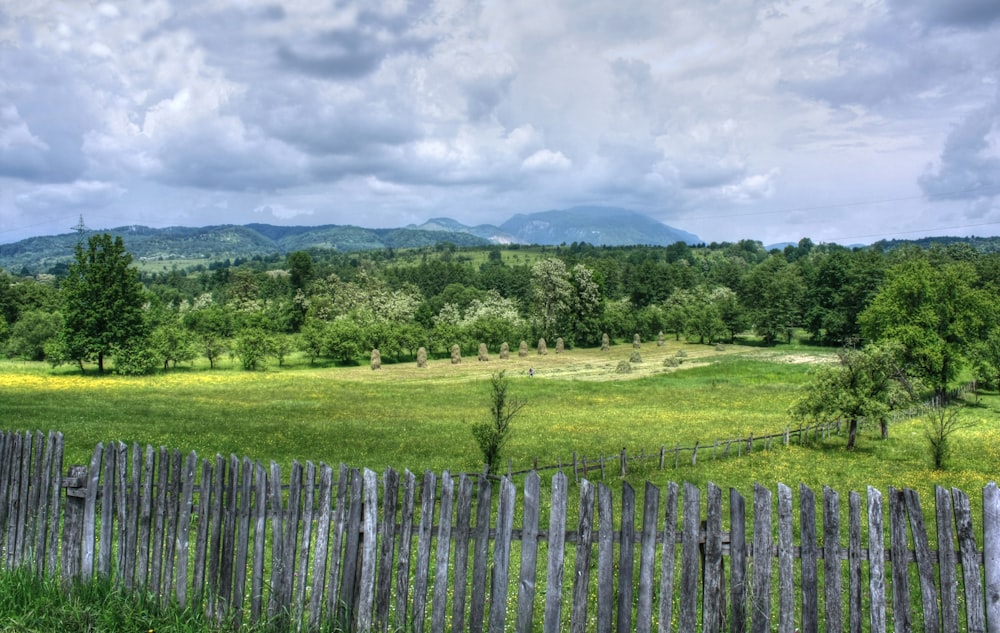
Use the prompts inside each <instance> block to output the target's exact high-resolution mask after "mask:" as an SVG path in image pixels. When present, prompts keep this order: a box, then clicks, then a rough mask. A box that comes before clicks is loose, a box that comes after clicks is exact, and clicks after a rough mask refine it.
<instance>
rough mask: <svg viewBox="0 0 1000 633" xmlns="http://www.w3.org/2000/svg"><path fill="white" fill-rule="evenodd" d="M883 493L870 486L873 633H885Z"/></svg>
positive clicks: (869, 571)
mask: <svg viewBox="0 0 1000 633" xmlns="http://www.w3.org/2000/svg"><path fill="white" fill-rule="evenodd" d="M883 538H884V536H883V530H882V493H881V492H879V491H878V490H876V489H875V488H872V487H871V486H868V601H869V607H868V608H869V614H870V616H871V620H870V623H869V626H870V627H871V628H870V630H871V632H872V633H885V614H886V595H885V547H884V541H883Z"/></svg>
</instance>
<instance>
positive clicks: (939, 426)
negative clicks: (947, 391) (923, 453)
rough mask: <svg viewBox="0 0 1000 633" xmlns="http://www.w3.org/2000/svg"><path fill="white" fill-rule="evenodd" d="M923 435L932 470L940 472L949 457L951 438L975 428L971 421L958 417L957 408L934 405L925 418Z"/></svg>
mask: <svg viewBox="0 0 1000 633" xmlns="http://www.w3.org/2000/svg"><path fill="white" fill-rule="evenodd" d="M925 421H926V426H925V428H924V434H925V437H926V438H927V448H928V451H929V452H930V454H931V460H933V462H934V468H936V469H938V470H941V469H942V468H944V465H945V461H946V460H947V459H948V456H949V455H951V436H952V435H954V434H955V432H956V431H960V430H962V429H967V428H971V427H973V426H975V424H974V423H973V421H972V420H970V419H968V418H962V417H959V415H958V408H956V407H947V406H942V405H941V404H940V403H935V404H934V406H932V407H931V408H930V410H929V411H928V412H927V415H926V416H925Z"/></svg>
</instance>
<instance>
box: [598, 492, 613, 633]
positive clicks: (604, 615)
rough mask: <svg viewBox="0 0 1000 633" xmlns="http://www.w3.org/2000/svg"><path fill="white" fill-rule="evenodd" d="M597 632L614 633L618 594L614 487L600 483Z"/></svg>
mask: <svg viewBox="0 0 1000 633" xmlns="http://www.w3.org/2000/svg"><path fill="white" fill-rule="evenodd" d="M597 521H598V524H597V633H611V630H612V621H613V618H614V612H615V607H614V597H615V576H614V569H615V560H614V556H615V515H614V500H613V499H612V494H611V489H610V488H608V487H607V486H606V485H604V484H603V483H602V484H599V485H598V487H597Z"/></svg>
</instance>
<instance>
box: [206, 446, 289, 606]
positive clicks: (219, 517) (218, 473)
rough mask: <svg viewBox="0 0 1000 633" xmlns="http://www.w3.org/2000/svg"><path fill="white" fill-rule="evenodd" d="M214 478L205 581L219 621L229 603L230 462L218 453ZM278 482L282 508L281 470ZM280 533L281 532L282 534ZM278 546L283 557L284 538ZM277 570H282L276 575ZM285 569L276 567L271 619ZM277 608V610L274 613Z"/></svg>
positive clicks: (209, 604) (272, 580) (275, 547)
mask: <svg viewBox="0 0 1000 633" xmlns="http://www.w3.org/2000/svg"><path fill="white" fill-rule="evenodd" d="M275 466H276V464H275V463H274V462H271V467H272V472H271V476H272V477H271V478H272V480H273V479H274V478H275V477H274V470H273V469H274V467H275ZM213 472H214V477H213V479H212V505H211V506H210V510H209V514H210V521H209V526H208V559H207V570H206V573H205V579H206V581H207V583H206V584H207V586H208V600H207V602H206V609H205V611H206V613H207V614H208V615H209V616H210V617H213V618H215V619H216V620H221V617H220V616H221V615H222V613H223V612H224V608H225V607H224V604H223V606H222V608H220V600H223V601H224V600H225V596H224V595H222V589H221V584H222V582H221V576H220V574H219V569H220V567H221V564H222V532H223V530H224V520H225V517H224V516H223V513H224V510H225V507H226V502H225V481H226V460H225V458H224V457H223V456H222V455H219V454H217V455H216V456H215V468H214V469H213ZM277 480H278V498H279V507H280V497H281V471H280V470H279V471H278V474H277ZM277 516H278V519H279V520H280V518H281V511H280V509H279V511H278V514H277ZM279 534H280V532H279ZM274 541H275V543H274V544H273V545H272V548H271V551H272V553H275V554H276V555H278V556H280V552H281V546H282V545H283V543H281V541H280V539H278V538H275V539H274ZM274 570H278V572H279V573H278V574H277V575H276V574H275V572H274ZM280 571H281V566H280V564H277V565H275V566H274V567H273V568H272V572H271V585H272V591H271V598H272V600H270V601H269V603H268V604H269V609H268V614H269V615H271V616H274V615H276V613H277V607H276V606H275V604H274V600H273V599H274V598H275V597H276V596H275V590H274V587H275V586H276V585H277V586H279V587H280V586H281V585H280V583H281V578H282V576H281V573H280ZM272 609H273V610H272Z"/></svg>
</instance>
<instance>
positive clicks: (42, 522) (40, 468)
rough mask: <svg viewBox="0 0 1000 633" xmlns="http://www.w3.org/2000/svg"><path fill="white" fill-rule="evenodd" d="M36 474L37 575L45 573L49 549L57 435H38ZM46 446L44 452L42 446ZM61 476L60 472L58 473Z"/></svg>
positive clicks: (32, 546) (34, 542)
mask: <svg viewBox="0 0 1000 633" xmlns="http://www.w3.org/2000/svg"><path fill="white" fill-rule="evenodd" d="M36 437H37V441H36V442H35V444H36V446H37V447H38V448H37V449H36V455H35V474H34V476H33V478H32V480H33V483H32V488H33V489H32V492H31V505H32V513H33V514H34V519H33V521H32V523H33V525H32V530H31V539H30V541H31V543H30V549H31V550H32V552H31V553H33V554H34V556H35V561H34V570H35V574H36V575H38V576H41V575H43V574H44V573H45V549H46V547H48V544H49V540H48V528H49V525H48V518H49V517H48V512H49V492H50V488H51V483H52V451H53V449H54V444H55V434H54V433H53V432H52V431H49V434H48V437H47V438H46V437H45V436H43V435H42V434H41V433H40V432H39V433H38V434H37V435H36ZM43 444H44V447H45V448H44V452H43V449H42V446H43ZM56 476H57V477H58V476H59V472H58V471H57V472H56Z"/></svg>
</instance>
